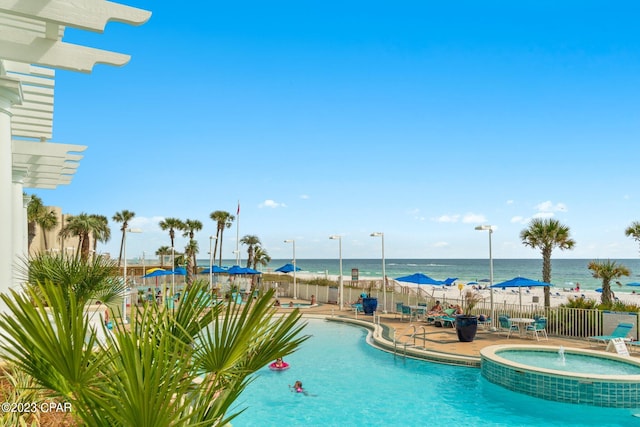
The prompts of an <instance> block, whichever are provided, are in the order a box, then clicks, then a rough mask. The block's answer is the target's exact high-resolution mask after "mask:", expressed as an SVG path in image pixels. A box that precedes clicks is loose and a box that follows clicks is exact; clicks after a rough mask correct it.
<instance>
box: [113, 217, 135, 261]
mask: <svg viewBox="0 0 640 427" xmlns="http://www.w3.org/2000/svg"><path fill="white" fill-rule="evenodd" d="M134 216H136V213H135V212H133V211H128V210H126V209H125V210H123V211H121V212H116V213H115V214H114V215H113V217H112V218H111V219H112V220H114V221H115V222H121V223H122V227H120V231H122V239H120V255H118V267H120V263H121V262H122V251H123V249H124V239H125V234H126V232H127V228H129V221H131V220H132V219H133V217H134Z"/></svg>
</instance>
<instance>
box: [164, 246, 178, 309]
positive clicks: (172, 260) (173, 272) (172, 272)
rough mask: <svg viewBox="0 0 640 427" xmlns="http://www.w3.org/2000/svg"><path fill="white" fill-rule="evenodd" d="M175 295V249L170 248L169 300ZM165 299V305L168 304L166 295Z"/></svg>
mask: <svg viewBox="0 0 640 427" xmlns="http://www.w3.org/2000/svg"><path fill="white" fill-rule="evenodd" d="M165 292H166V290H165ZM175 294H176V248H174V247H173V246H171V298H173V296H174V295H175ZM165 298H166V299H165V304H169V298H167V296H166V295H165ZM172 306H173V304H172ZM172 308H173V307H172Z"/></svg>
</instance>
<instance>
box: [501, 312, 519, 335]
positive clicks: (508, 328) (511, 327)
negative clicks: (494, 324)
mask: <svg viewBox="0 0 640 427" xmlns="http://www.w3.org/2000/svg"><path fill="white" fill-rule="evenodd" d="M498 326H499V328H500V332H506V333H507V339H508V338H509V337H510V336H511V332H513V331H518V332H520V328H519V327H518V325H515V324H513V323H511V321H510V320H509V317H508V316H498Z"/></svg>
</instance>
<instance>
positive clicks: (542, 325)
mask: <svg viewBox="0 0 640 427" xmlns="http://www.w3.org/2000/svg"><path fill="white" fill-rule="evenodd" d="M525 334H527V335H528V334H531V335H535V336H536V341H540V334H544V339H545V340H548V339H549V337H548V336H547V318H546V317H538V318H536V321H535V322H533V325H527V328H526V329H525Z"/></svg>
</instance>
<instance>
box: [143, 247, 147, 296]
mask: <svg viewBox="0 0 640 427" xmlns="http://www.w3.org/2000/svg"><path fill="white" fill-rule="evenodd" d="M146 275H147V272H146V267H145V265H144V251H142V287H143V288H146V287H147V279H145V278H144V276H146Z"/></svg>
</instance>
